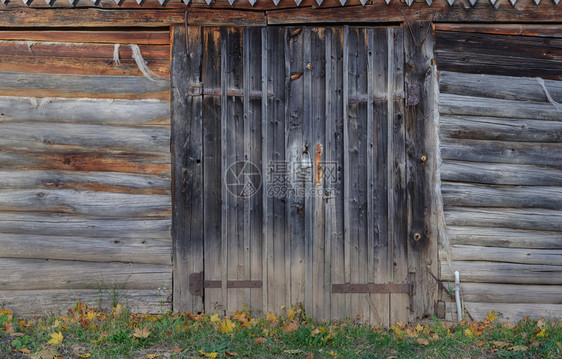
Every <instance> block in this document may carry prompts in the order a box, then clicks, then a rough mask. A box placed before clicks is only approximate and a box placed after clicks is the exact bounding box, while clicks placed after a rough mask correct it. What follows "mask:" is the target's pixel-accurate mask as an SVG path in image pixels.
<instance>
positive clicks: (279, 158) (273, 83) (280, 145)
mask: <svg viewBox="0 0 562 359" xmlns="http://www.w3.org/2000/svg"><path fill="white" fill-rule="evenodd" d="M267 32H268V39H267V43H268V44H269V45H268V51H267V61H268V64H269V65H270V66H269V71H268V78H267V81H268V84H267V89H268V91H271V93H272V94H273V97H272V98H268V113H267V117H268V122H267V135H268V138H269V142H268V143H266V145H267V150H268V153H269V154H270V156H269V158H267V161H268V166H270V168H269V169H268V173H267V175H266V181H269V186H268V187H269V188H268V191H267V193H265V195H266V196H267V197H268V200H269V203H270V204H271V206H270V208H271V209H270V211H271V217H270V221H269V226H270V228H269V229H268V230H269V231H270V233H271V237H270V238H271V240H270V242H269V250H268V258H267V265H268V272H269V274H268V281H267V285H268V291H269V294H268V297H269V303H268V311H279V308H280V307H281V306H282V305H289V304H290V302H289V301H288V296H287V295H288V291H289V288H290V271H288V269H290V268H287V267H288V266H287V265H286V263H287V262H288V259H289V254H290V251H289V245H288V243H287V241H288V235H286V232H287V228H286V222H285V216H286V198H285V195H284V194H283V193H280V191H279V190H280V189H282V188H283V186H286V185H287V184H286V182H285V179H286V178H287V176H288V173H287V169H286V167H285V166H284V164H286V160H285V153H286V151H285V113H286V110H287V104H286V100H285V99H286V96H287V93H286V91H287V88H288V85H289V81H290V78H289V77H286V61H285V59H286V57H287V55H286V51H287V49H286V41H285V39H286V37H285V32H286V30H285V29H284V28H282V27H272V28H268V29H267ZM289 263H290V262H289ZM264 284H265V283H264Z"/></svg>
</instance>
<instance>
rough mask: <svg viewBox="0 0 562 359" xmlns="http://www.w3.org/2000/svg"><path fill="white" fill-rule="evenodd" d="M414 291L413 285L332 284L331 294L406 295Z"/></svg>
mask: <svg viewBox="0 0 562 359" xmlns="http://www.w3.org/2000/svg"><path fill="white" fill-rule="evenodd" d="M413 291H414V284H413V283H406V284H373V283H365V284H349V283H346V284H332V293H406V294H411V293H413Z"/></svg>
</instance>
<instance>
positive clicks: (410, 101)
mask: <svg viewBox="0 0 562 359" xmlns="http://www.w3.org/2000/svg"><path fill="white" fill-rule="evenodd" d="M419 103H420V84H410V83H406V106H416V105H417V104H419Z"/></svg>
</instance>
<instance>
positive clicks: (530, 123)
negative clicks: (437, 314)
mask: <svg viewBox="0 0 562 359" xmlns="http://www.w3.org/2000/svg"><path fill="white" fill-rule="evenodd" d="M512 29H513V28H512ZM517 29H520V30H521V29H524V27H517ZM558 29H559V31H558V32H557V34H558V35H556V33H552V31H551V34H544V33H543V34H541V33H540V31H538V32H534V33H533V32H532V31H527V32H525V31H518V32H511V31H509V27H506V28H502V27H495V28H491V27H482V28H478V26H471V27H469V28H466V30H467V31H466V32H465V31H463V30H464V29H463V26H455V27H447V26H445V25H442V26H438V27H437V31H436V59H437V66H438V69H439V70H440V73H439V90H440V94H439V102H440V104H439V113H440V125H439V127H440V130H439V131H440V132H439V134H440V149H441V155H442V159H443V163H442V165H441V168H440V172H441V181H442V195H443V202H444V216H445V221H446V225H447V230H448V231H447V234H448V245H444V246H443V247H442V248H441V251H440V258H441V277H442V279H444V280H452V279H453V271H454V270H458V271H459V272H460V275H461V282H462V290H463V297H464V304H465V307H466V308H467V309H468V311H469V312H470V313H471V314H472V315H473V316H474V317H475V318H476V319H481V318H483V317H484V316H485V315H486V313H487V312H488V311H491V310H495V311H497V312H501V313H503V314H504V316H505V317H506V318H508V319H520V318H522V317H523V316H525V315H530V316H532V317H544V316H558V317H560V316H562V211H561V209H562V105H561V104H560V103H561V102H562V38H561V36H560V34H562V27H559V28H558ZM551 30H552V29H551ZM502 32H504V33H505V32H507V33H514V34H518V33H523V34H524V35H525V36H517V35H506V34H502ZM537 78H542V79H543V80H541V79H537ZM542 81H544V86H545V88H546V89H547V91H548V93H549V96H550V97H551V101H549V99H548V98H547V95H546V91H545V90H544V89H543V87H542V86H541V85H540V83H541V82H542ZM451 304H453V303H449V305H447V307H448V309H449V310H448V313H447V315H448V316H451V315H452V318H456V313H455V312H454V309H453V307H454V305H451Z"/></svg>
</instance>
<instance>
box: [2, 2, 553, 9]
mask: <svg viewBox="0 0 562 359" xmlns="http://www.w3.org/2000/svg"><path fill="white" fill-rule="evenodd" d="M33 1H34V0H22V2H23V3H24V4H25V5H27V6H31V4H32V2H33ZM56 1H57V0H45V3H46V4H47V5H49V6H53V5H54V4H55V2H56ZM79 1H80V0H68V2H69V4H70V6H76V5H77V4H78V2H79ZM83 1H84V0H83ZM90 1H91V2H92V4H93V5H94V6H98V5H99V2H100V0H90ZM113 1H114V2H115V4H116V5H118V6H121V4H122V3H123V0H113ZM135 1H136V3H137V4H138V5H141V6H142V4H143V3H144V2H145V0H135ZM172 1H176V0H172ZM181 1H182V2H183V3H184V4H185V5H189V4H190V3H192V0H181ZM204 1H205V3H206V4H207V5H211V4H212V3H213V1H214V0H204ZM227 1H228V3H229V4H230V5H231V6H234V4H235V3H236V1H237V0H227ZM265 1H268V0H248V2H249V3H250V5H251V6H255V5H256V3H258V2H265ZM271 1H272V2H273V4H274V5H275V6H278V5H279V3H280V2H281V0H271ZM293 1H294V2H295V4H296V5H297V6H300V5H301V3H302V0H293ZM347 1H348V0H339V2H340V4H341V6H345V5H346V4H347ZM375 1H381V0H374V1H373V2H375ZM384 1H385V3H386V4H387V5H389V4H390V2H391V1H392V0H384ZM398 1H401V2H403V3H405V4H406V5H407V6H409V7H411V6H412V5H413V4H414V2H417V1H418V0H398ZM446 1H447V3H448V4H449V5H450V6H453V5H454V4H455V1H456V0H446ZM464 1H466V0H464ZM488 1H489V2H490V4H491V5H492V7H494V8H495V9H498V8H499V5H500V2H499V0H488ZM518 1H519V0H509V3H510V4H511V5H512V6H513V7H515V6H516V4H517V2H518ZM525 1H529V2H531V0H525ZM541 1H542V0H532V2H533V3H534V4H535V5H536V6H539V5H540V3H541ZM0 2H1V3H2V4H8V3H9V2H10V0H0ZM166 2H168V0H158V3H159V4H160V5H161V6H164V5H165V4H166ZM315 2H316V4H318V6H322V4H323V2H324V0H315ZM359 2H360V3H361V5H363V6H366V5H367V3H369V0H359ZM420 2H421V1H420ZM425 2H426V3H427V5H428V6H431V5H432V4H433V0H425ZM468 2H469V3H470V5H471V6H476V4H477V2H478V0H468ZM552 2H553V3H554V5H556V6H557V5H560V2H561V0H552Z"/></svg>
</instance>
